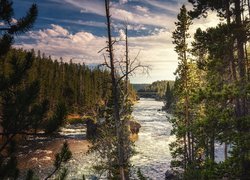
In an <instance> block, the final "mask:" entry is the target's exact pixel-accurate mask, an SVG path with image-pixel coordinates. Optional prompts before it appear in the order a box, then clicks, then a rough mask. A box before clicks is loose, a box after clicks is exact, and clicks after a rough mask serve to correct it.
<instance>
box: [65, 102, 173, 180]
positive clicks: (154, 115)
mask: <svg viewBox="0 0 250 180" xmlns="http://www.w3.org/2000/svg"><path fill="white" fill-rule="evenodd" d="M162 106H163V102H161V101H156V100H154V99H149V98H142V99H141V100H140V101H139V102H138V103H137V104H136V105H135V106H134V111H133V116H134V118H135V119H136V120H137V121H138V122H139V123H140V124H141V129H140V132H139V135H138V139H137V140H136V142H135V149H136V152H137V153H136V155H135V156H133V157H132V159H131V162H132V164H133V166H134V167H135V168H134V169H135V171H136V170H137V169H138V168H140V169H141V172H142V173H143V175H144V176H146V177H147V178H148V179H155V180H160V179H164V177H165V176H164V175H165V172H166V170H168V169H169V167H170V161H171V155H170V152H169V147H168V145H169V143H170V142H171V141H173V139H174V138H173V136H170V131H171V124H170V123H169V122H168V120H167V119H168V118H170V117H171V115H170V114H167V113H165V112H164V111H161V108H162ZM167 117H168V118H167ZM92 163H93V157H92V156H91V155H87V156H86V155H85V156H80V155H79V156H78V157H77V158H74V159H73V160H72V161H71V162H70V165H69V167H71V168H70V169H71V170H70V171H71V173H70V177H71V178H76V177H80V176H81V174H83V173H84V174H85V175H87V176H86V177H87V178H88V179H92V178H93V176H91V171H90V169H89V168H90V167H91V165H92ZM72 167H74V168H73V169H72Z"/></svg>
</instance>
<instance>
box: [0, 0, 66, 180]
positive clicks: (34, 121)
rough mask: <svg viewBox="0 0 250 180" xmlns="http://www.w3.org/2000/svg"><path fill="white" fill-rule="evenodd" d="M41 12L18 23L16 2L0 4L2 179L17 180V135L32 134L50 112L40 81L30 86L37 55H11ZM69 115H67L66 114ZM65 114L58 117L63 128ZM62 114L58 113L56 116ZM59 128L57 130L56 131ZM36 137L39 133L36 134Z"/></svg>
mask: <svg viewBox="0 0 250 180" xmlns="http://www.w3.org/2000/svg"><path fill="white" fill-rule="evenodd" d="M37 14H38V10H37V7H36V5H35V4H33V5H32V6H31V7H30V9H29V10H28V12H27V14H26V16H24V17H23V18H20V19H18V20H17V22H14V21H13V20H14V11H13V8H12V1H9V0H1V1H0V22H1V23H3V24H4V25H3V26H1V28H0V128H1V136H2V139H1V142H0V178H1V179H17V177H18V175H19V170H18V169H17V159H16V147H15V146H16V143H15V137H16V136H17V135H26V134H30V131H33V130H36V129H37V128H38V127H39V126H40V127H41V123H42V122H43V120H44V118H45V116H46V112H47V110H48V101H47V100H45V99H43V100H41V101H37V98H38V95H39V91H40V84H39V82H38V81H37V80H34V81H31V82H27V81H25V79H27V77H28V73H29V70H30V68H31V67H32V63H33V60H34V54H33V53H32V52H27V53H25V54H24V55H21V54H20V53H18V52H17V51H11V50H10V49H11V46H12V44H13V42H14V37H15V36H16V35H19V34H21V33H24V32H27V31H28V30H30V28H32V26H33V24H34V22H35V20H36V17H37ZM65 112H66V111H65ZM65 112H62V113H61V114H60V115H58V116H56V115H54V117H53V120H55V121H57V124H56V125H55V126H58V125H60V123H58V122H60V121H61V119H62V118H63V117H65ZM56 113H57V114H59V113H58V112H56ZM55 129H56V128H55V127H54V129H53V130H55ZM35 133H36V131H35Z"/></svg>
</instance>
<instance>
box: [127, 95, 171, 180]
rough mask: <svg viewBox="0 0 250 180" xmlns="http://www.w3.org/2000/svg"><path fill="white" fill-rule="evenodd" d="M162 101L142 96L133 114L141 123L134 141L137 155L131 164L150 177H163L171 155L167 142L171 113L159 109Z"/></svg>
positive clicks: (169, 137)
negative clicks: (136, 138)
mask: <svg viewBox="0 0 250 180" xmlns="http://www.w3.org/2000/svg"><path fill="white" fill-rule="evenodd" d="M162 106H163V102H161V101H155V100H154V99H148V98H147V99H144V98H142V99H141V100H140V101H139V102H138V103H137V104H136V105H135V106H134V111H133V116H134V117H135V119H136V120H137V121H138V122H139V123H140V124H141V129H140V132H139V137H138V140H137V141H136V142H135V149H136V151H137V153H138V154H137V155H135V156H134V157H132V164H134V166H135V167H139V168H140V169H141V171H142V173H143V174H144V176H146V177H148V178H150V179H157V180H158V179H164V177H165V176H164V175H165V172H166V170H168V169H169V168H170V161H171V155H170V151H169V143H170V142H171V141H173V139H174V138H173V136H170V132H171V124H170V123H169V122H168V120H167V117H168V118H170V117H171V115H170V114H167V113H166V112H164V111H161V108H162Z"/></svg>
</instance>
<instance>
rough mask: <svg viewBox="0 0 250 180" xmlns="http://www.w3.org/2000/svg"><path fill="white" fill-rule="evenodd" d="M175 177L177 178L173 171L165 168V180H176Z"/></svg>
mask: <svg viewBox="0 0 250 180" xmlns="http://www.w3.org/2000/svg"><path fill="white" fill-rule="evenodd" d="M176 179H178V178H177V175H176V174H175V173H174V172H173V171H171V170H167V171H166V172H165V180H176Z"/></svg>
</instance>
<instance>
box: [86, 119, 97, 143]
mask: <svg viewBox="0 0 250 180" xmlns="http://www.w3.org/2000/svg"><path fill="white" fill-rule="evenodd" d="M86 125H87V133H86V137H87V139H92V138H95V137H96V135H97V128H98V124H97V123H96V120H95V119H92V118H89V119H87V120H86Z"/></svg>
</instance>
